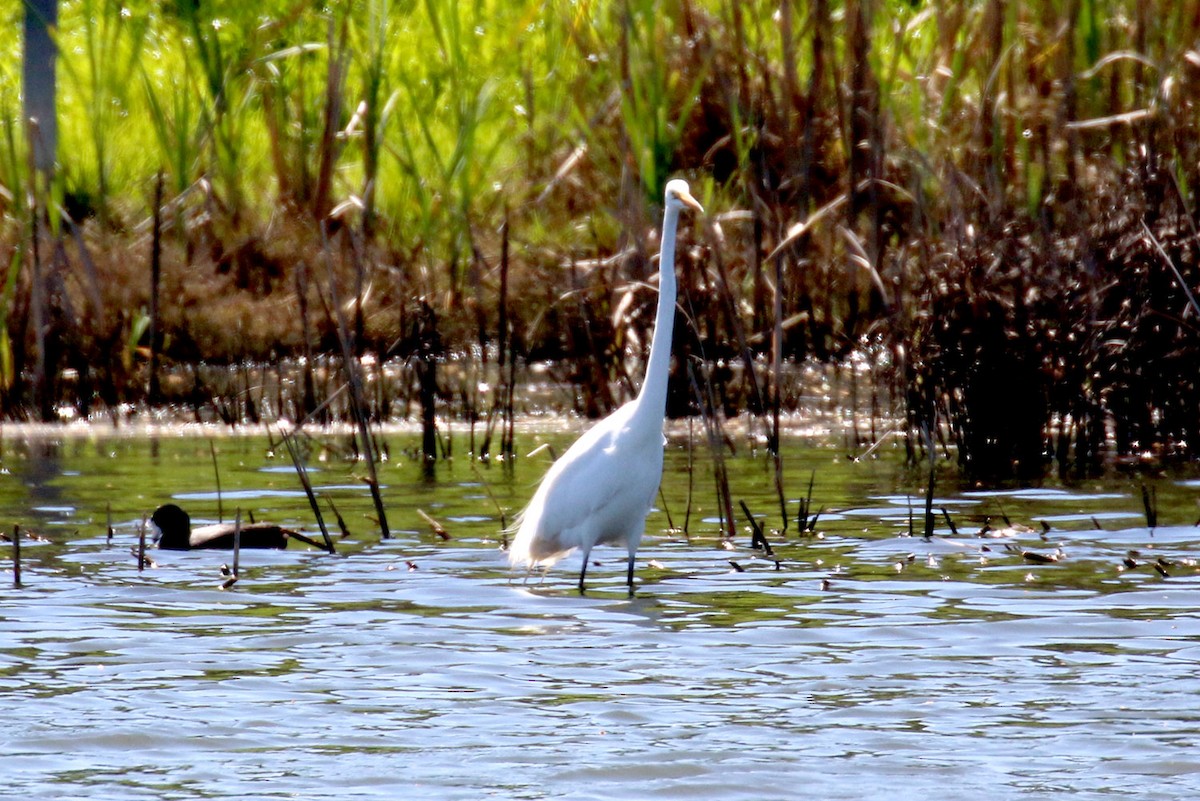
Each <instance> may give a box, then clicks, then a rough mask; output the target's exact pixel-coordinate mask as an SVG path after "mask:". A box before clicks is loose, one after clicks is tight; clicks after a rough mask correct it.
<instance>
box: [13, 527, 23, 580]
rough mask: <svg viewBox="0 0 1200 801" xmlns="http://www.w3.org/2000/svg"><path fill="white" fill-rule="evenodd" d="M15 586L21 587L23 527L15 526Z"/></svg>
mask: <svg viewBox="0 0 1200 801" xmlns="http://www.w3.org/2000/svg"><path fill="white" fill-rule="evenodd" d="M12 542H13V587H14V588H16V589H20V587H21V527H20V526H13V538H12Z"/></svg>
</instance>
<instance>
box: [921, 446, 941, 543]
mask: <svg viewBox="0 0 1200 801" xmlns="http://www.w3.org/2000/svg"><path fill="white" fill-rule="evenodd" d="M921 437H922V438H923V439H924V441H925V449H926V450H927V451H928V452H929V485H928V486H927V487H926V488H925V539H929V538H930V537H932V536H933V525H934V518H933V486H934V480H935V478H936V476H935V474H934V471H935V469H936V468H937V461H936V458H937V457H936V454H935V453H934V450H933V437H932V436H930V433H929V426H927V425H924V424H922V425H921Z"/></svg>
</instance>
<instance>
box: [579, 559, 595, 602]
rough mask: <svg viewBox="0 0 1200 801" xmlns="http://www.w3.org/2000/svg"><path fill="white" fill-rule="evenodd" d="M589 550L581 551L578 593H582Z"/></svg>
mask: <svg viewBox="0 0 1200 801" xmlns="http://www.w3.org/2000/svg"><path fill="white" fill-rule="evenodd" d="M591 555H592V553H591V551H584V552H583V564H582V565H580V567H579V594H580V595H583V593H584V589H583V577H584V576H586V575H587V565H588V559H589V558H590V557H591Z"/></svg>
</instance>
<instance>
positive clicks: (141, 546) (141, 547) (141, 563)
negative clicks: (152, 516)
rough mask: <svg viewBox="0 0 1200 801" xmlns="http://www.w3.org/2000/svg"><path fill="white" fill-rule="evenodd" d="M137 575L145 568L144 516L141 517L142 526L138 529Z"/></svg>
mask: <svg viewBox="0 0 1200 801" xmlns="http://www.w3.org/2000/svg"><path fill="white" fill-rule="evenodd" d="M137 557H138V573H141V572H142V568H143V567H145V566H146V516H145V515H142V524H141V525H140V526H139V527H138V554H137Z"/></svg>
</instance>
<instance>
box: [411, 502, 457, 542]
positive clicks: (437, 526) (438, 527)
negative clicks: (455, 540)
mask: <svg viewBox="0 0 1200 801" xmlns="http://www.w3.org/2000/svg"><path fill="white" fill-rule="evenodd" d="M417 514H418V515H420V517H421V519H422V520H424V521H425V522H426V523H428V524H429V528H430V529H432V530H433V533H434V534H436V535H438V536H439V537H441V538H442V539H443V540H448V539H450V532H448V531H446V528H445V526H443V525H442V524H441V523H439V522H438V521H437V520H435V519H434V518H433V516H432V515H430V514H428V513H427V512H426V511H425V510H424V509H418V510H417Z"/></svg>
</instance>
